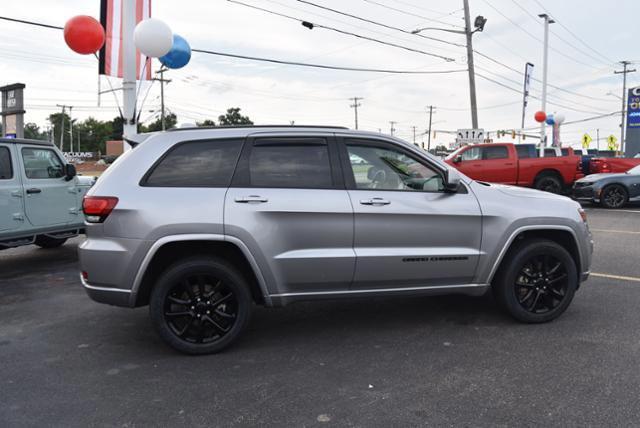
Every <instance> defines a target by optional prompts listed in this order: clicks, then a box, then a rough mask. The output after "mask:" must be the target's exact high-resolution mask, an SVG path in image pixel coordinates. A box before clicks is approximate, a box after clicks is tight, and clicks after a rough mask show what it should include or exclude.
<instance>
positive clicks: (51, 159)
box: [22, 148, 64, 178]
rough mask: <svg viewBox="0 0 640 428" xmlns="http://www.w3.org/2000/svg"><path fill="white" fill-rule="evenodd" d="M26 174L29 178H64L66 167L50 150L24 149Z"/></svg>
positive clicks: (23, 157)
mask: <svg viewBox="0 0 640 428" xmlns="http://www.w3.org/2000/svg"><path fill="white" fill-rule="evenodd" d="M22 160H23V162H24V172H25V174H26V176H27V178H60V177H62V176H64V165H63V163H62V161H61V160H60V158H59V157H58V155H56V153H55V152H54V151H53V150H50V149H34V148H24V149H22Z"/></svg>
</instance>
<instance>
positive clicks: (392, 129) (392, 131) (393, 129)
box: [389, 120, 398, 136]
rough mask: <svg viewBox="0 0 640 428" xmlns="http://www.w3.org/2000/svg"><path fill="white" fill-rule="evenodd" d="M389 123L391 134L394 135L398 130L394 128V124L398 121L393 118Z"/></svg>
mask: <svg viewBox="0 0 640 428" xmlns="http://www.w3.org/2000/svg"><path fill="white" fill-rule="evenodd" d="M389 123H390V124H391V136H393V133H394V132H395V130H396V128H394V127H393V125H395V124H396V123H398V122H395V121H393V120H392V121H390V122H389Z"/></svg>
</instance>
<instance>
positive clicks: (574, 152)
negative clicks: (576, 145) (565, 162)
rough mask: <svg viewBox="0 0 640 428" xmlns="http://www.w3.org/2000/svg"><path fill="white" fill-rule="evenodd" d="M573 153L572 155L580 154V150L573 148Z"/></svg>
mask: <svg viewBox="0 0 640 428" xmlns="http://www.w3.org/2000/svg"><path fill="white" fill-rule="evenodd" d="M573 154H574V155H578V156H582V150H574V151H573Z"/></svg>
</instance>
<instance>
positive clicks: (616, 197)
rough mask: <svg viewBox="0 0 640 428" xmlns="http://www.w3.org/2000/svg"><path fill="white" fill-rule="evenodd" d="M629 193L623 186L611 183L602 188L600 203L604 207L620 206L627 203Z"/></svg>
mask: <svg viewBox="0 0 640 428" xmlns="http://www.w3.org/2000/svg"><path fill="white" fill-rule="evenodd" d="M628 198H629V195H628V193H627V191H626V190H625V188H624V187H622V186H621V185H619V184H611V185H609V186H607V187H605V188H604V189H603V190H602V195H601V196H600V203H601V204H602V206H603V207H605V208H622V207H624V205H625V204H626V203H627V199H628Z"/></svg>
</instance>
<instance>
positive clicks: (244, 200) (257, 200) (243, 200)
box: [235, 195, 269, 204]
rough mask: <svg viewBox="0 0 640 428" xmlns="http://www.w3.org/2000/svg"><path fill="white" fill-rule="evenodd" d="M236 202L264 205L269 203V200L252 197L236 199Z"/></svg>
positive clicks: (256, 196)
mask: <svg viewBox="0 0 640 428" xmlns="http://www.w3.org/2000/svg"><path fill="white" fill-rule="evenodd" d="M235 201H236V202H237V203H239V204H251V203H254V204H263V203H265V202H269V199H267V198H263V197H262V196H258V195H250V196H243V197H241V198H236V199H235Z"/></svg>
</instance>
